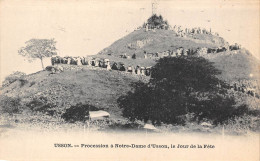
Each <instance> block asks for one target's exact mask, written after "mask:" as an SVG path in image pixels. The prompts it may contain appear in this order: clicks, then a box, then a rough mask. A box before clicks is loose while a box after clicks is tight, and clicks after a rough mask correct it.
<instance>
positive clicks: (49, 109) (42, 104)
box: [26, 97, 56, 116]
mask: <svg viewBox="0 0 260 161" xmlns="http://www.w3.org/2000/svg"><path fill="white" fill-rule="evenodd" d="M26 106H27V107H28V108H29V109H31V110H32V111H39V112H42V113H46V114H48V115H51V116H53V115H54V113H55V112H56V110H55V107H56V106H55V105H53V104H51V103H48V101H47V98H45V97H40V98H34V99H33V100H32V101H31V102H29V103H27V104H26Z"/></svg>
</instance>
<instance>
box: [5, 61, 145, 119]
mask: <svg viewBox="0 0 260 161" xmlns="http://www.w3.org/2000/svg"><path fill="white" fill-rule="evenodd" d="M65 66H69V65H65ZM69 67H72V69H71V70H66V71H64V72H62V73H57V74H50V72H48V71H41V72H38V73H35V74H32V75H28V76H26V77H25V78H24V79H23V80H24V81H23V82H24V83H23V84H22V83H21V81H16V82H14V83H12V84H10V85H9V86H8V87H5V88H2V89H1V93H2V95H1V96H3V95H5V96H8V97H12V98H20V99H21V102H22V103H23V104H24V105H25V104H28V103H29V102H31V101H33V100H34V99H38V100H39V99H46V100H47V101H46V103H51V104H54V105H55V108H56V110H57V111H64V109H66V108H68V107H70V106H71V105H76V104H77V103H89V104H91V105H94V106H96V107H97V108H99V109H105V110H106V111H108V112H109V113H111V115H112V117H116V118H121V114H120V110H119V109H118V107H117V102H116V100H117V98H118V97H119V96H121V95H122V94H124V93H126V92H128V91H129V90H131V87H130V83H132V82H136V81H139V80H142V81H147V80H145V78H143V77H142V76H132V75H130V74H127V73H122V72H118V71H106V70H100V69H97V68H89V67H86V66H84V67H79V68H77V69H73V68H75V66H73V65H71V66H69ZM67 68H68V67H67Z"/></svg>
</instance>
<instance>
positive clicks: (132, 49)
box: [98, 28, 227, 58]
mask: <svg viewBox="0 0 260 161" xmlns="http://www.w3.org/2000/svg"><path fill="white" fill-rule="evenodd" d="M226 44H227V42H225V41H224V39H223V38H221V37H218V36H214V35H208V34H195V35H194V36H193V38H191V37H178V36H176V32H175V31H173V30H154V31H152V30H150V31H145V29H143V28H142V29H139V30H135V31H133V32H132V33H130V34H128V35H127V36H125V37H123V38H121V39H119V40H117V41H115V42H114V43H113V44H112V45H110V46H109V47H107V48H105V49H103V50H102V51H100V52H99V53H98V54H100V55H110V54H111V55H112V56H119V55H122V54H126V55H127V56H132V55H133V54H134V53H135V54H136V55H137V58H143V57H144V51H146V52H148V53H156V52H163V51H167V50H176V49H177V48H179V47H183V48H184V49H194V50H195V49H197V48H198V47H208V48H214V47H219V46H224V45H226Z"/></svg>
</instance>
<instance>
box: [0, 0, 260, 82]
mask: <svg viewBox="0 0 260 161" xmlns="http://www.w3.org/2000/svg"><path fill="white" fill-rule="evenodd" d="M151 3H152V1H151V0H147V1H146V0H141V1H140V0H139V1H137V0H136V1H135V0H134V1H130V0H127V1H124V0H99V1H97V0H85V1H82V0H70V1H69V0H65V1H61V0H52V1H50V0H47V1H46V0H45V1H43V0H33V1H31V0H23V1H22V0H19V1H18V0H0V54H1V55H0V56H1V57H0V60H1V66H0V67H1V71H0V72H1V73H0V75H1V78H0V80H1V82H2V81H3V79H4V78H5V76H7V75H9V74H11V73H12V72H14V71H22V72H25V73H27V74H29V73H33V72H36V71H39V70H41V64H40V61H39V60H36V61H34V62H32V63H29V62H28V61H26V59H25V58H23V57H22V56H19V55H18V50H19V49H20V48H21V47H23V46H25V42H26V41H28V40H30V39H32V38H39V39H50V38H54V39H55V40H56V41H57V49H58V54H59V55H61V56H66V55H70V56H85V55H93V54H96V53H98V52H99V51H101V50H102V49H103V48H105V47H107V46H109V45H111V44H112V43H113V42H114V41H116V40H118V39H120V38H122V37H123V36H126V35H127V34H129V33H130V32H132V31H133V30H134V29H135V28H137V27H138V26H141V25H142V24H143V23H144V22H145V21H146V20H147V19H148V18H149V17H150V16H151V14H152V5H151ZM157 3H158V5H157V14H161V15H162V16H163V17H164V19H166V20H168V22H169V24H170V25H171V26H174V25H182V26H184V27H198V26H199V27H204V28H206V29H209V28H211V30H212V31H214V32H218V33H219V35H220V36H221V37H223V38H224V39H225V40H227V41H228V42H229V43H230V44H234V43H239V44H241V45H242V47H245V48H247V49H248V50H249V51H250V52H251V53H252V54H253V55H255V56H256V58H258V59H260V53H259V52H260V50H259V41H260V40H259V39H260V38H259V19H260V12H259V0H199V1H198V0H192V1H191V0H181V1H180V0H157ZM44 65H45V66H47V65H50V59H49V58H48V59H45V60H44Z"/></svg>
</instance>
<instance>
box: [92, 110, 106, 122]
mask: <svg viewBox="0 0 260 161" xmlns="http://www.w3.org/2000/svg"><path fill="white" fill-rule="evenodd" d="M109 116H110V114H109V113H108V112H106V111H102V110H100V111H89V117H90V119H91V120H99V119H104V118H107V117H109Z"/></svg>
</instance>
